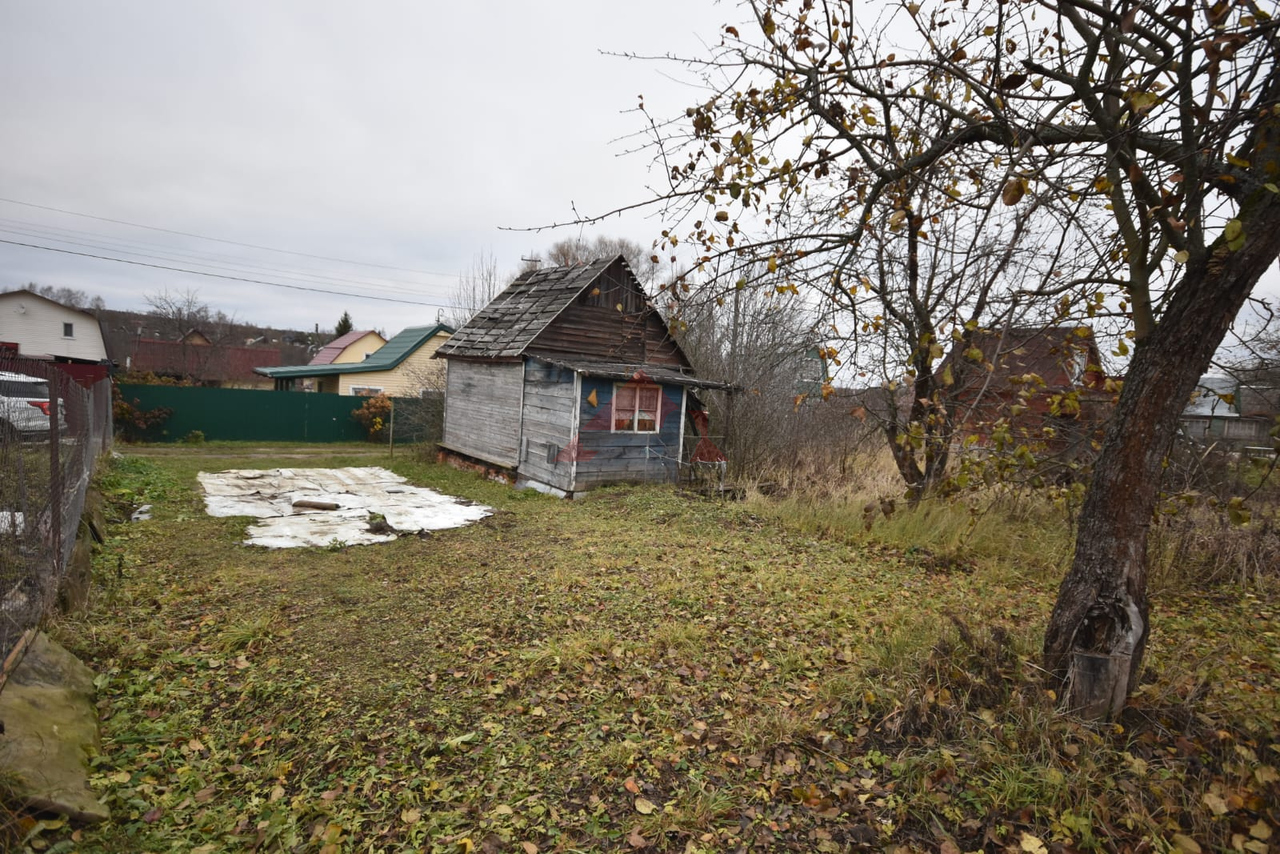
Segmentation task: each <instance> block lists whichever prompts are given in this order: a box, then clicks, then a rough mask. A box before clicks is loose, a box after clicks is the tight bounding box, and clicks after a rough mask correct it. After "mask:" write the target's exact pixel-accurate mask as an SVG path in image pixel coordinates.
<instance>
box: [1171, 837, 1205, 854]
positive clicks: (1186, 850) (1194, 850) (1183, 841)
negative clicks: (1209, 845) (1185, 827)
mask: <svg viewBox="0 0 1280 854" xmlns="http://www.w3.org/2000/svg"><path fill="white" fill-rule="evenodd" d="M1169 841H1170V842H1172V843H1173V847H1174V848H1175V849H1177V850H1178V851H1181V852H1182V854H1200V843H1199V842H1196V841H1195V840H1194V839H1192V838H1191V837H1190V836H1186V835H1184V834H1181V833H1175V834H1174V835H1173V838H1172V839H1170V840H1169Z"/></svg>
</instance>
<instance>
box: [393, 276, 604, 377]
mask: <svg viewBox="0 0 1280 854" xmlns="http://www.w3.org/2000/svg"><path fill="white" fill-rule="evenodd" d="M618 257H621V256H615V257H613V258H598V259H596V260H594V261H592V262H591V263H589V264H583V265H580V266H572V267H546V268H543V269H538V270H531V271H530V272H528V273H525V274H524V275H522V276H520V277H519V278H517V279H516V280H515V281H514V282H512V283H511V284H510V285H509V286H508V287H507V289H506V290H505V291H503V292H502V293H500V294H498V295H497V296H496V297H494V298H493V300H492V301H490V303H489V304H488V305H486V306H485V307H484V308H482V309H481V310H480V311H479V312H478V313H477V314H476V316H475V317H473V318H471V319H470V320H469V321H467V323H466V324H465V325H464V326H463V327H462V328H461V329H459V330H458V331H457V332H456V333H455V334H454V336H453V337H452V338H450V339H449V340H448V341H447V342H445V343H444V344H442V345H441V346H440V349H439V350H437V351H436V353H437V355H439V356H445V357H447V356H473V357H480V358H488V359H500V358H514V357H517V356H520V355H522V354H523V353H524V351H525V348H526V347H528V346H529V345H530V344H531V343H533V340H534V339H535V338H537V337H538V334H539V333H541V332H542V331H543V330H544V329H546V328H547V326H549V325H550V324H551V321H553V320H555V319H556V318H557V317H558V316H559V315H560V313H561V312H562V311H564V310H565V308H567V307H568V306H569V304H570V303H572V302H573V301H574V300H575V299H576V298H577V297H578V295H579V294H581V293H582V292H583V291H584V290H585V289H586V288H587V287H588V286H589V285H590V284H591V283H592V282H593V281H595V279H596V278H598V277H599V276H600V274H601V273H603V272H604V271H605V270H606V269H608V267H609V265H610V264H612V263H613V262H614V261H615V260H617V258H618ZM388 346H389V345H388Z"/></svg>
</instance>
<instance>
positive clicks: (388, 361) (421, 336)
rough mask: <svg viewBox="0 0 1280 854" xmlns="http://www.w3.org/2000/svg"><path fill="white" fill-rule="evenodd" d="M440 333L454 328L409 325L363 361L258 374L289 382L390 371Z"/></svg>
mask: <svg viewBox="0 0 1280 854" xmlns="http://www.w3.org/2000/svg"><path fill="white" fill-rule="evenodd" d="M441 332H443V333H445V334H451V333H452V332H453V329H452V328H451V327H449V326H445V325H444V324H443V323H437V324H436V325H435V326H411V327H409V328H408V329H405V330H404V331H403V332H401V333H400V334H399V335H397V336H395V337H394V338H392V339H391V340H390V341H388V342H387V343H386V344H383V345H382V347H381V348H380V349H379V350H378V351H377V352H376V353H374V354H373V355H372V356H370V357H369V358H367V359H365V360H364V361H363V362H352V363H349V364H338V365H296V366H291V367H287V368H258V369H257V372H258V373H260V374H263V375H264V376H268V377H271V378H272V379H289V378H297V377H329V376H333V375H335V374H364V373H369V372H371V371H389V370H391V369H393V368H395V367H396V366H397V365H399V364H400V363H401V362H403V361H404V360H405V359H407V358H408V357H409V355H410V354H412V353H413V352H414V351H415V350H417V349H418V348H419V347H421V346H422V345H423V344H425V343H427V342H428V341H430V340H431V339H432V338H434V337H435V336H436V335H438V334H439V333H441Z"/></svg>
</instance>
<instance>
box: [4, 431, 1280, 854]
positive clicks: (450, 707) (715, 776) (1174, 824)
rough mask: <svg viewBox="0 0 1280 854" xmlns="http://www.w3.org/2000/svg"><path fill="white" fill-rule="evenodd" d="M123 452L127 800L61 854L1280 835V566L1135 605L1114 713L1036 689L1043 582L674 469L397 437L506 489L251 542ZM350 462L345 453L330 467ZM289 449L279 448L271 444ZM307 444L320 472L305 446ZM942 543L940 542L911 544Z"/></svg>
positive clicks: (930, 844)
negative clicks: (307, 534) (1128, 700)
mask: <svg viewBox="0 0 1280 854" xmlns="http://www.w3.org/2000/svg"><path fill="white" fill-rule="evenodd" d="M220 452H221V453H223V456H220V457H218V458H217V459H210V460H205V461H202V460H201V459H200V458H199V457H198V455H195V454H192V455H187V456H181V457H179V456H164V457H151V458H147V457H138V456H133V457H125V458H123V459H120V460H118V461H117V462H116V463H115V464H114V467H113V471H112V472H111V473H110V474H108V475H107V476H106V477H105V478H104V479H103V489H104V491H105V492H106V493H107V497H108V499H109V500H115V501H118V502H120V503H121V504H122V505H125V504H129V503H137V502H141V501H146V502H148V503H152V504H154V506H155V518H154V519H152V520H151V521H147V522H141V523H134V524H127V523H120V524H117V525H115V526H113V536H112V537H111V538H110V540H109V542H108V543H107V544H106V545H105V547H104V548H103V549H102V550H101V551H100V553H99V554H98V556H97V566H96V573H97V581H98V587H97V592H96V598H95V601H94V604H93V608H92V612H91V613H90V614H89V615H88V616H87V617H85V618H79V619H76V620H68V621H65V622H63V623H61V624H60V625H58V626H57V627H55V628H56V631H55V635H56V636H57V637H58V639H60V640H61V641H62V642H64V643H65V644H66V645H68V646H69V647H70V648H71V649H72V651H73V652H75V653H77V654H78V655H80V656H81V657H82V658H83V659H84V660H85V661H86V662H87V663H88V664H89V665H90V666H91V667H92V668H94V669H95V670H96V671H97V672H98V673H99V674H100V676H99V679H98V689H99V694H98V696H99V701H98V708H99V711H100V716H101V721H102V730H103V747H102V752H101V754H100V755H99V756H97V757H95V758H94V760H93V785H94V787H95V790H96V791H97V792H98V793H99V794H100V795H101V797H102V799H103V800H104V801H105V802H106V803H107V804H108V806H109V807H110V809H111V811H112V813H113V819H112V821H111V822H109V823H107V824H104V825H102V826H98V827H93V828H84V829H79V830H75V831H74V832H73V831H72V829H71V828H69V827H65V826H59V825H58V823H57V822H56V821H52V822H45V823H39V822H36V821H35V820H34V819H26V820H25V824H23V826H22V828H21V829H22V831H23V835H25V837H26V839H25V842H24V843H22V844H24V845H25V846H26V847H28V848H29V849H31V850H47V851H72V850H74V851H90V852H96V851H103V852H121V851H155V852H161V851H166V852H167V851H184V852H188V851H189V852H200V854H207V853H208V852H221V851H321V852H326V854H327V852H339V851H406V850H424V851H440V852H474V851H479V852H498V851H512V852H521V851H523V852H552V851H616V850H623V851H683V852H699V851H707V852H710V851H735V850H761V851H846V850H884V849H891V848H893V847H894V846H901V847H902V849H903V850H921V851H926V850H928V851H946V852H958V851H969V850H980V849H985V850H1003V849H1004V848H1012V849H1014V850H1021V851H1027V852H1035V851H1041V850H1051V851H1064V850H1087V849H1097V850H1132V851H1144V850H1172V849H1177V850H1182V851H1195V850H1205V851H1208V850H1211V849H1213V848H1218V849H1230V848H1236V849H1238V850H1251V851H1265V850H1269V849H1268V846H1274V845H1275V843H1276V841H1277V840H1276V839H1272V838H1271V834H1272V832H1273V830H1275V829H1278V828H1280V810H1278V807H1277V803H1278V802H1280V779H1278V777H1277V771H1276V768H1277V766H1280V753H1278V752H1277V750H1278V748H1277V744H1276V740H1275V739H1276V736H1275V733H1276V732H1277V731H1280V705H1278V701H1277V674H1278V673H1280V637H1277V629H1276V622H1275V616H1276V604H1277V603H1276V596H1275V589H1274V587H1271V586H1268V585H1267V584H1261V585H1258V586H1254V587H1251V588H1250V589H1248V590H1241V589H1239V588H1220V589H1215V590H1211V591H1202V592H1199V593H1194V594H1188V595H1185V596H1178V597H1172V596H1166V597H1164V598H1162V599H1161V600H1160V601H1157V602H1156V603H1155V609H1154V612H1153V619H1154V621H1155V622H1154V624H1155V627H1156V628H1155V631H1156V633H1155V635H1154V636H1153V639H1152V645H1151V649H1150V652H1149V668H1148V673H1149V675H1148V678H1147V679H1146V680H1144V684H1143V686H1142V689H1141V691H1140V692H1139V693H1138V694H1137V696H1136V697H1135V698H1134V700H1133V702H1132V704H1131V705H1132V707H1131V708H1130V709H1129V710H1128V711H1127V712H1126V717H1125V718H1124V719H1122V720H1121V721H1119V722H1117V723H1115V724H1106V725H1086V724H1083V723H1080V722H1078V721H1075V720H1074V719H1072V718H1071V717H1070V716H1067V715H1062V714H1059V713H1057V712H1056V711H1055V708H1054V702H1053V697H1052V695H1051V694H1050V693H1049V692H1047V691H1046V689H1045V687H1044V686H1043V684H1042V682H1041V681H1040V674H1039V671H1038V668H1037V667H1036V651H1037V648H1038V644H1039V639H1040V632H1041V631H1042V628H1043V624H1044V620H1045V618H1046V615H1047V614H1048V610H1049V607H1050V605H1051V603H1052V597H1053V594H1054V592H1055V590H1056V581H1057V579H1056V578H1055V577H1052V576H1051V575H1049V574H1046V573H1044V572H1039V571H1037V572H1021V571H1019V570H1018V569H1017V567H1010V566H1007V565H998V564H995V563H992V564H989V565H988V564H985V563H984V564H983V565H978V566H972V565H964V564H963V562H957V561H951V560H937V559H934V558H933V557H932V556H928V553H927V552H926V551H924V550H921V551H919V552H916V551H914V550H912V549H901V548H892V547H889V546H886V545H883V544H878V543H877V542H876V540H875V536H874V531H873V532H871V534H864V533H863V532H861V531H859V532H856V535H855V534H854V533H851V534H850V535H849V536H821V537H817V536H814V535H810V534H805V533H803V532H801V531H799V530H797V529H796V528H794V527H790V526H788V525H787V524H786V523H785V522H784V521H782V520H781V519H780V518H779V517H775V516H772V515H771V514H770V513H769V510H768V507H767V505H764V504H754V503H750V502H748V503H745V504H723V503H719V502H714V501H707V500H703V499H700V498H695V497H689V496H685V495H682V494H681V493H679V492H678V491H676V490H673V489H671V488H667V487H652V488H649V487H646V488H618V489H607V490H601V491H599V492H597V493H594V494H592V495H590V496H589V497H588V498H586V499H584V500H581V501H574V502H564V501H558V500H555V499H551V498H548V497H545V496H540V495H537V494H535V493H532V492H515V491H512V490H510V489H509V488H507V487H505V486H501V485H498V484H493V483H489V482H486V481H484V480H481V479H479V478H477V477H475V476H474V475H470V474H463V473H459V472H456V471H453V470H451V469H448V468H444V467H439V466H435V465H428V464H422V463H416V462H413V461H411V460H406V459H404V458H403V457H400V458H397V459H396V460H394V461H389V460H387V459H386V458H385V457H384V458H379V459H374V460H372V461H371V460H370V459H369V458H363V459H361V460H358V461H356V462H357V463H367V464H376V465H387V466H388V467H391V468H393V469H395V470H396V471H398V472H400V473H401V474H404V475H406V476H407V477H409V478H410V481H411V482H413V483H417V484H421V485H424V486H430V487H432V488H435V489H439V490H441V491H444V492H447V493H449V494H453V495H462V496H465V497H467V498H470V499H473V500H477V501H480V502H483V503H485V504H488V505H490V506H493V507H495V508H497V511H498V512H497V513H496V514H495V515H494V516H493V517H491V518H489V519H486V520H484V521H483V522H481V523H479V524H476V525H473V526H470V527H467V528H462V529H457V530H451V531H442V532H438V533H435V534H431V535H427V536H423V537H405V538H402V539H400V540H398V541H396V542H394V543H390V544H387V545H381V546H362V547H347V546H344V545H343V544H341V543H334V544H332V545H331V546H330V547H328V548H308V549H298V550H285V551H268V550H265V549H257V548H249V547H245V546H242V545H239V544H238V542H239V540H240V539H241V537H242V535H243V531H244V528H245V524H246V520H243V519H213V518H209V517H207V516H205V515H204V514H203V512H202V508H201V502H200V498H199V495H198V494H197V491H196V484H195V473H196V471H197V470H199V469H200V468H202V467H203V468H210V467H216V468H233V467H235V468H241V467H243V468H249V467H261V468H270V467H274V466H276V465H280V464H281V462H280V461H278V460H273V459H271V458H269V457H261V456H258V457H253V458H246V459H236V458H235V457H234V456H232V455H230V454H227V453H226V452H225V449H220ZM351 462H352V460H351V459H349V458H345V457H343V456H342V455H341V453H340V452H335V455H334V456H333V458H332V460H331V463H332V464H333V465H344V464H349V463H351ZM292 464H297V463H296V462H295V463H292ZM306 464H307V465H321V464H324V463H322V462H318V461H317V460H316V459H315V458H312V459H310V460H308V462H307V463H306ZM926 557H927V559H926Z"/></svg>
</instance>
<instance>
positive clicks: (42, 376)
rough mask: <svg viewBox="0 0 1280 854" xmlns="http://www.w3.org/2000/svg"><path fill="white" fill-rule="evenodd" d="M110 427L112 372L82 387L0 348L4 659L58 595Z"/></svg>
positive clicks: (48, 366) (0, 624)
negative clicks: (108, 377) (1, 352)
mask: <svg viewBox="0 0 1280 854" xmlns="http://www.w3.org/2000/svg"><path fill="white" fill-rule="evenodd" d="M42 390H43V391H44V393H45V394H47V402H45V403H42V401H41V399H40V392H41V391H42ZM111 435H112V425H111V381H110V380H106V379H104V380H101V381H99V382H97V383H95V384H93V385H92V386H91V387H88V388H86V387H84V386H82V385H79V384H77V383H76V381H75V380H74V379H73V378H72V377H71V376H70V375H68V374H67V373H64V372H63V371H62V370H60V369H59V368H58V366H57V365H55V364H53V363H50V362H44V361H36V360H32V359H23V358H21V357H14V356H6V355H0V661H4V660H5V659H7V658H8V656H9V653H10V651H11V650H12V649H13V647H14V645H15V644H16V643H17V642H18V640H19V638H21V636H22V634H23V633H24V632H25V631H26V630H27V629H30V628H34V627H36V626H37V625H38V624H39V623H40V620H41V618H42V617H44V615H45V614H47V613H49V611H50V610H51V609H52V608H53V607H54V605H55V603H56V602H57V597H58V591H59V588H60V586H61V584H62V581H63V578H64V576H65V573H66V570H67V567H68V565H69V563H70V560H71V552H72V549H73V548H74V547H75V542H76V533H77V531H78V529H79V526H80V515H81V513H82V511H83V510H84V501H85V493H86V491H87V490H88V487H89V479H90V477H91V476H92V474H93V469H94V465H95V464H96V462H97V460H98V458H99V457H100V456H101V455H102V454H103V453H104V452H106V451H108V450H109V449H110V447H111Z"/></svg>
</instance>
